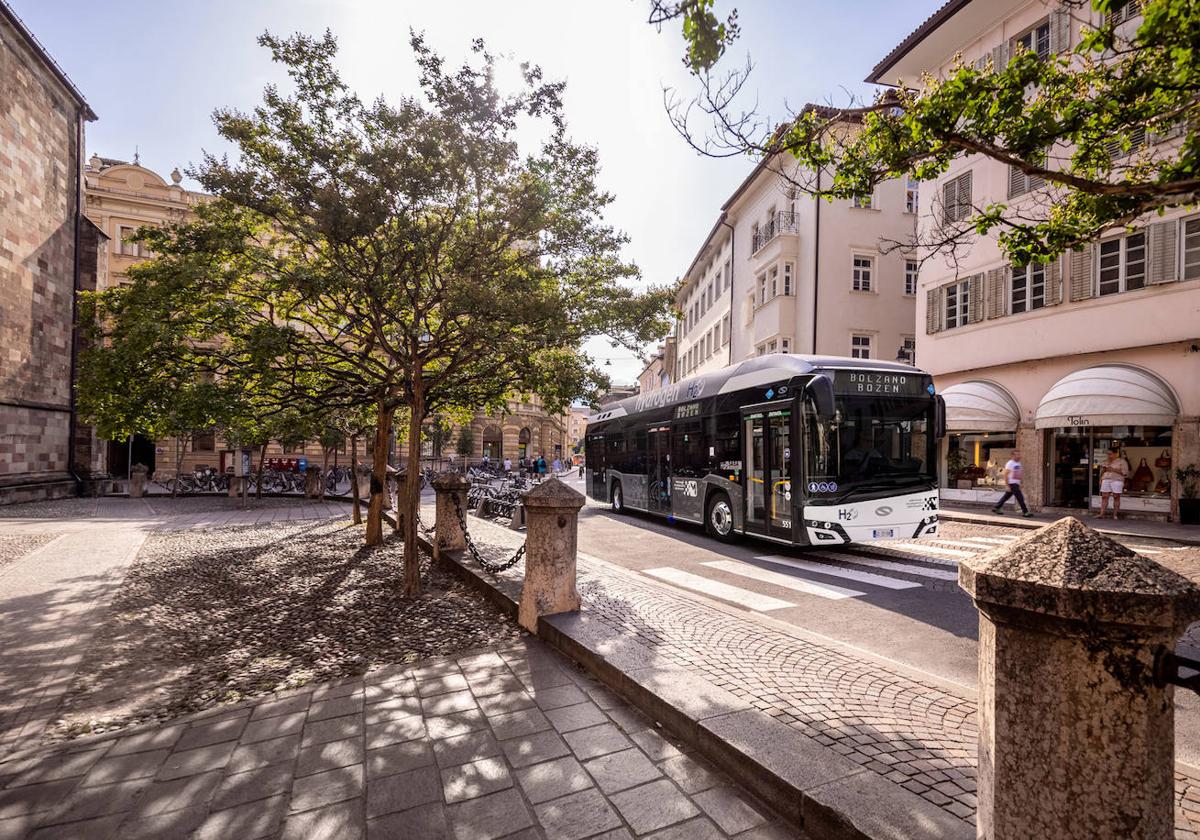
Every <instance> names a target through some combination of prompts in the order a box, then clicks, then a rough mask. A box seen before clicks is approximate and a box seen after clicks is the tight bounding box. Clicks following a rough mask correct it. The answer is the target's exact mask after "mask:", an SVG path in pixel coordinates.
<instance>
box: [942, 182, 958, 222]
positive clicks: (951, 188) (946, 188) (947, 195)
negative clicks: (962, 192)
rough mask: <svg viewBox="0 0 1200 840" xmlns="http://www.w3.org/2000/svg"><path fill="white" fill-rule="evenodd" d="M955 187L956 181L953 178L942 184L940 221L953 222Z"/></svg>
mask: <svg viewBox="0 0 1200 840" xmlns="http://www.w3.org/2000/svg"><path fill="white" fill-rule="evenodd" d="M957 186H958V181H956V180H955V179H953V178H951V179H950V180H949V181H947V182H946V183H944V184H942V219H943V220H945V221H947V222H953V221H954V218H955V216H954V212H955V211H954V205H955V194H956V192H957V190H956V188H957Z"/></svg>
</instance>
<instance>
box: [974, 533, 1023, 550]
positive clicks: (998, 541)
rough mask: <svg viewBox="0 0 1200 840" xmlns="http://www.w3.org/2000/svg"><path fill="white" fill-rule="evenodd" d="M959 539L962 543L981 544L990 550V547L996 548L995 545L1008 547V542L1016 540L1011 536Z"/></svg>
mask: <svg viewBox="0 0 1200 840" xmlns="http://www.w3.org/2000/svg"><path fill="white" fill-rule="evenodd" d="M961 539H962V541H963V542H969V543H982V544H983V545H985V546H987V547H988V548H991V547H993V546H997V545H1008V544H1009V543H1010V542H1012V541H1013V540H1015V539H1017V538H1016V537H1015V536H1011V537H962V538H961Z"/></svg>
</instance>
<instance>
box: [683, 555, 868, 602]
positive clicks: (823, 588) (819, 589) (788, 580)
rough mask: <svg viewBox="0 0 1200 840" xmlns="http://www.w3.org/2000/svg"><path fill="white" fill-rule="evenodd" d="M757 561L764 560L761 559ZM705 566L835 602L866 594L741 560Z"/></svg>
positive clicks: (713, 562) (714, 562)
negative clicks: (774, 570)
mask: <svg viewBox="0 0 1200 840" xmlns="http://www.w3.org/2000/svg"><path fill="white" fill-rule="evenodd" d="M757 559H759V560H762V559H764V558H761V557H759V558H757ZM703 565H705V566H707V567H708V568H710V569H719V570H720V571H722V572H728V573H729V574H731V575H741V576H742V577H745V578H750V579H751V580H758V581H762V582H763V583H769V584H772V585H774V586H782V587H783V588H784V589H791V590H794V591H796V592H803V593H805V594H806V595H816V596H818V597H820V598H829V599H831V600H834V601H838V600H841V599H842V598H857V597H859V596H860V595H863V594H865V593H863V592H859V591H858V590H857V589H847V588H845V587H843V586H835V585H833V584H829V583H814V582H813V581H810V580H805V579H804V578H802V577H797V576H795V575H788V574H782V573H780V572H773V571H771V570H770V569H764V568H762V567H761V566H755V565H753V564H751V563H744V562H741V561H739V560H713V561H712V562H710V563H704V564H703Z"/></svg>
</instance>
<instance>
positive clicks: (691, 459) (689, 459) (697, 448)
mask: <svg viewBox="0 0 1200 840" xmlns="http://www.w3.org/2000/svg"><path fill="white" fill-rule="evenodd" d="M700 425H701V424H700V421H699V420H686V421H682V422H681V421H678V420H677V421H675V425H674V426H672V427H671V438H672V447H671V448H672V453H673V454H672V456H671V473H672V474H673V475H675V476H676V477H680V478H699V477H701V476H703V475H705V474H706V473H707V466H708V453H707V451H706V450H705V448H704V436H703V435H702V434H701V433H700Z"/></svg>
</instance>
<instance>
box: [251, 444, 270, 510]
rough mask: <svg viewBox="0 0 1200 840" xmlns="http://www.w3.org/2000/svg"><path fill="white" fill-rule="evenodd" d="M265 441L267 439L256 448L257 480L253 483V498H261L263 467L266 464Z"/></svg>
mask: <svg viewBox="0 0 1200 840" xmlns="http://www.w3.org/2000/svg"><path fill="white" fill-rule="evenodd" d="M267 443H269V441H264V442H263V445H262V446H261V447H260V448H259V450H258V481H257V483H256V484H255V485H254V498H256V499H259V500H261V499H262V485H263V469H264V468H265V467H266V465H267Z"/></svg>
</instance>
